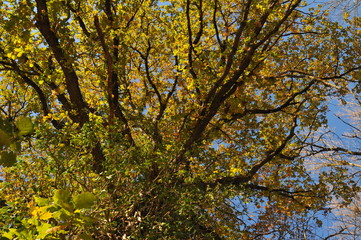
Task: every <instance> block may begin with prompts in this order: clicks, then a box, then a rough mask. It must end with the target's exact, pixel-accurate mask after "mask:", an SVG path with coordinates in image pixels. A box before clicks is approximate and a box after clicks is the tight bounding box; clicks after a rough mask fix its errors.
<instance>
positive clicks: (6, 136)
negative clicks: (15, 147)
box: [0, 129, 11, 147]
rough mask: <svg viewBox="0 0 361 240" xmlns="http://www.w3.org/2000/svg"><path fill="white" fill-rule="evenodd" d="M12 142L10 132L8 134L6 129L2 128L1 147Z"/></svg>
mask: <svg viewBox="0 0 361 240" xmlns="http://www.w3.org/2000/svg"><path fill="white" fill-rule="evenodd" d="M10 144H11V139H10V136H9V134H7V133H6V132H5V131H4V130H2V129H0V147H1V146H9V145H10Z"/></svg>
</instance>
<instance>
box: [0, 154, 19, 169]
mask: <svg viewBox="0 0 361 240" xmlns="http://www.w3.org/2000/svg"><path fill="white" fill-rule="evenodd" d="M15 163H16V154H15V153H14V152H2V153H1V154H0V164H1V165H3V166H4V167H11V166H13V165H14V164H15Z"/></svg>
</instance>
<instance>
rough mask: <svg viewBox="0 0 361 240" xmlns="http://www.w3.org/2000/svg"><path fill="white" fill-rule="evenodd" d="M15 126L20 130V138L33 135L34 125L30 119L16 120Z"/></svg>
mask: <svg viewBox="0 0 361 240" xmlns="http://www.w3.org/2000/svg"><path fill="white" fill-rule="evenodd" d="M15 126H16V127H17V128H18V129H19V132H18V135H19V136H24V135H28V134H32V133H33V132H34V124H33V122H32V121H31V119H30V118H28V117H21V118H19V119H18V120H16V122H15Z"/></svg>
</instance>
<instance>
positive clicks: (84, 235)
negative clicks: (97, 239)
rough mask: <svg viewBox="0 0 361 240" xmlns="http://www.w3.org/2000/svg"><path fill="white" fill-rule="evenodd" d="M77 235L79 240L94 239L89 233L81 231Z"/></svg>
mask: <svg viewBox="0 0 361 240" xmlns="http://www.w3.org/2000/svg"><path fill="white" fill-rule="evenodd" d="M78 237H79V239H81V240H93V239H94V238H93V237H92V236H91V235H89V234H86V233H82V234H80V235H79V236H78Z"/></svg>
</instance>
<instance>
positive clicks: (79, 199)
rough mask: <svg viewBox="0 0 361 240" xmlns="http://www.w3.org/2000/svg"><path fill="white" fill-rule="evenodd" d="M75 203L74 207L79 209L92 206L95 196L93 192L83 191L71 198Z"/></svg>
mask: <svg viewBox="0 0 361 240" xmlns="http://www.w3.org/2000/svg"><path fill="white" fill-rule="evenodd" d="M73 200H74V203H75V208H77V209H81V208H90V207H91V206H93V204H94V202H95V200H96V197H95V196H94V194H93V193H90V192H85V193H81V194H79V195H77V196H75V197H74V198H73Z"/></svg>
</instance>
